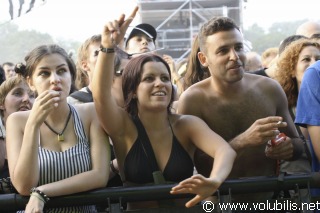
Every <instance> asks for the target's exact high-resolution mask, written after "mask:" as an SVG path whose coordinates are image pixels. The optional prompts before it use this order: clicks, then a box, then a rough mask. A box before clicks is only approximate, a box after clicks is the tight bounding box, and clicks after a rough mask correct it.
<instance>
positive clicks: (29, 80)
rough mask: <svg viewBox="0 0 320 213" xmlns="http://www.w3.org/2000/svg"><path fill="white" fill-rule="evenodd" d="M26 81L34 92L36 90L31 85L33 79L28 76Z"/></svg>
mask: <svg viewBox="0 0 320 213" xmlns="http://www.w3.org/2000/svg"><path fill="white" fill-rule="evenodd" d="M27 83H28V86H29V87H30V89H31V90H32V91H33V92H34V91H36V88H35V87H34V86H33V81H32V79H31V78H30V77H29V76H28V77H27Z"/></svg>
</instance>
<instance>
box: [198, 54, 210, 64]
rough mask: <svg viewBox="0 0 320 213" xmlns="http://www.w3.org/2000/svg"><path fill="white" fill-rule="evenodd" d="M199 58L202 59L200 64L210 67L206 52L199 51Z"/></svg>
mask: <svg viewBox="0 0 320 213" xmlns="http://www.w3.org/2000/svg"><path fill="white" fill-rule="evenodd" d="M198 59H199V61H200V64H201V65H202V66H203V67H208V66H209V64H208V62H207V57H206V56H205V54H204V53H203V52H198Z"/></svg>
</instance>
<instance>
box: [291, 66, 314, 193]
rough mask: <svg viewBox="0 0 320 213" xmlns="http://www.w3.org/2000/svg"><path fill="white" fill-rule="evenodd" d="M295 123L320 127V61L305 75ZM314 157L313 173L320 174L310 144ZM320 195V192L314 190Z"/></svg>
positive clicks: (312, 153)
mask: <svg viewBox="0 0 320 213" xmlns="http://www.w3.org/2000/svg"><path fill="white" fill-rule="evenodd" d="M296 110H297V111H296V119H295V123H296V124H297V125H299V126H302V127H307V125H312V126H320V61H317V62H316V63H314V64H312V65H311V66H310V67H308V69H307V70H306V72H305V73H304V75H303V79H302V83H301V87H300V91H299V96H298V102H297V109H296ZM310 152H311V155H312V171H313V172H319V171H320V164H319V160H318V158H317V156H316V155H315V152H314V149H313V146H312V143H310ZM312 194H313V195H319V194H320V190H319V189H317V190H312Z"/></svg>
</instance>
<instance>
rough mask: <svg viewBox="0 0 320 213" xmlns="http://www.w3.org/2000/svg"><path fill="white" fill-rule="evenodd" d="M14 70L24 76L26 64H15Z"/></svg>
mask: <svg viewBox="0 0 320 213" xmlns="http://www.w3.org/2000/svg"><path fill="white" fill-rule="evenodd" d="M14 71H15V72H16V73H17V74H20V75H22V76H25V74H26V65H24V64H23V63H17V64H16V66H15V67H14Z"/></svg>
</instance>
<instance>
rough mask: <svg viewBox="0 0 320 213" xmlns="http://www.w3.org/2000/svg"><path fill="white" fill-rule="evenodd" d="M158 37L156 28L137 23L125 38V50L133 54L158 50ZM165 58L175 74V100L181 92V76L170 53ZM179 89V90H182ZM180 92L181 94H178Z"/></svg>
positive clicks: (173, 74)
mask: <svg viewBox="0 0 320 213" xmlns="http://www.w3.org/2000/svg"><path fill="white" fill-rule="evenodd" d="M156 38H157V31H156V29H155V28H154V27H153V26H152V25H150V24H147V23H142V24H138V25H136V26H135V27H134V28H133V29H132V30H131V32H130V33H129V35H128V37H127V39H126V40H125V51H126V52H127V53H128V54H129V55H131V56H134V55H137V56H138V55H139V54H137V53H147V52H153V51H155V50H156V46H155V41H156ZM162 57H163V59H164V60H165V61H166V62H167V63H168V65H169V67H170V71H171V74H172V76H173V83H175V84H176V85H175V87H174V88H175V100H178V96H179V94H180V92H178V90H179V89H178V88H181V87H182V84H181V81H180V79H181V76H180V75H179V74H178V72H177V70H176V64H175V61H174V60H173V58H172V57H171V56H170V55H163V56H162ZM180 90H181V89H180ZM180 90H179V91H180ZM178 93H179V94H178Z"/></svg>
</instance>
